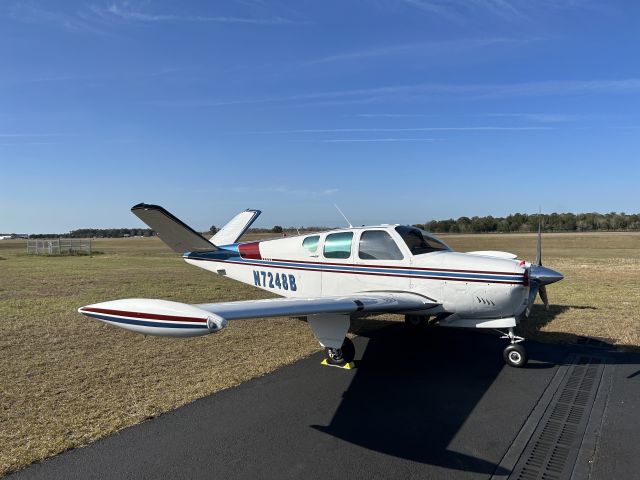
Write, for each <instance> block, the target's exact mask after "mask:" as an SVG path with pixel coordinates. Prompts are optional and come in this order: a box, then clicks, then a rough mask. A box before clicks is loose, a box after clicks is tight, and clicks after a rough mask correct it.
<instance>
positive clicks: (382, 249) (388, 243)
mask: <svg viewBox="0 0 640 480" xmlns="http://www.w3.org/2000/svg"><path fill="white" fill-rule="evenodd" d="M358 256H359V257H360V258H361V259H363V260H402V259H403V256H402V253H401V252H400V249H399V248H398V246H397V245H396V242H394V241H393V238H391V235H389V234H388V233H387V232H385V231H383V230H367V231H365V232H362V235H360V245H359V248H358Z"/></svg>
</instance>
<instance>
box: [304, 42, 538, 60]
mask: <svg viewBox="0 0 640 480" xmlns="http://www.w3.org/2000/svg"><path fill="white" fill-rule="evenodd" d="M533 40H537V38H519V39H518V38H506V37H495V38H465V39H458V40H445V41H440V42H418V43H406V44H400V45H388V46H384V47H378V48H370V49H364V50H356V51H350V52H344V53H338V54H334V55H328V56H326V57H321V58H317V59H314V60H310V61H307V62H304V63H303V65H318V64H326V63H332V62H339V61H344V60H356V59H362V58H370V57H381V56H387V55H398V54H402V53H413V54H420V55H431V56H436V55H451V54H453V53H456V52H460V51H463V50H474V49H478V48H486V47H489V46H492V45H500V44H512V45H513V44H521V43H524V42H530V41H533Z"/></svg>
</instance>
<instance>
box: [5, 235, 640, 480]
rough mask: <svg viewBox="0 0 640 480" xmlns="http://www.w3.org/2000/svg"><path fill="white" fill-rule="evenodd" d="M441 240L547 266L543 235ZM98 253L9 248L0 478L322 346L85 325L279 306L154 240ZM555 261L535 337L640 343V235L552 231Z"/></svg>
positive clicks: (278, 325)
mask: <svg viewBox="0 0 640 480" xmlns="http://www.w3.org/2000/svg"><path fill="white" fill-rule="evenodd" d="M443 239H444V240H445V241H447V242H448V243H449V244H450V245H451V246H452V247H453V248H455V249H457V250H461V251H469V250H506V251H511V252H513V253H517V254H518V255H520V256H521V257H524V258H527V259H532V258H533V257H534V256H535V236H534V235H528V234H527V235H524V234H523V235H518V234H514V235H457V236H443ZM94 249H95V250H98V251H100V252H104V254H101V255H96V256H94V257H33V256H27V255H25V254H24V251H25V244H24V241H13V240H3V241H0V475H2V474H6V473H7V472H10V471H13V470H16V469H19V468H20V467H23V466H25V465H27V464H29V463H31V462H33V461H35V460H38V459H42V458H45V457H47V456H50V455H53V454H56V453H59V452H61V451H63V450H66V449H68V448H72V447H77V446H81V445H84V444H87V443H89V442H91V441H93V440H95V439H97V438H99V437H102V436H104V435H107V434H109V433H113V432H115V431H117V430H119V429H121V428H123V427H125V426H128V425H131V424H134V423H137V422H140V421H143V420H145V419H147V418H150V417H153V416H155V415H158V414H160V413H162V412H164V411H167V410H170V409H173V408H175V407H177V406H180V405H183V404H185V403H188V402H190V401H192V400H194V399H196V398H199V397H202V396H204V395H207V394H210V393H212V392H215V391H218V390H221V389H224V388H228V387H230V386H233V385H237V384H238V383H241V382H243V381H246V380H248V379H250V378H252V377H255V376H259V375H263V374H266V373H268V372H270V371H273V370H274V369H276V368H278V367H279V366H281V365H283V364H286V363H290V362H293V361H295V360H297V359H300V358H302V357H304V356H307V355H309V354H311V353H313V352H315V351H317V350H318V348H319V347H318V344H317V343H316V342H315V340H314V339H313V336H312V334H311V332H310V330H309V329H308V327H307V325H306V324H305V323H304V322H300V321H296V320H291V319H270V320H255V321H253V320H252V321H246V322H233V323H232V324H231V325H230V326H229V327H228V328H227V329H225V330H223V331H222V332H221V333H219V334H217V335H210V336H206V337H200V338H193V339H167V338H158V337H145V336H142V335H136V334H133V333H130V332H127V331H124V330H121V329H117V328H113V327H110V326H108V325H105V324H102V323H100V322H97V321H92V320H89V319H86V318H85V317H82V316H81V315H79V314H77V313H76V309H77V308H78V307H79V306H82V305H86V304H90V303H95V302H99V301H104V300H108V299H116V298H126V297H149V298H165V299H173V300H178V301H183V302H187V303H201V302H210V301H227V300H239V299H246V298H265V297H268V296H269V294H267V293H265V292H261V291H259V290H256V289H254V288H252V287H249V286H244V285H241V284H238V283H235V282H233V281H230V280H225V279H222V278H220V277H217V276H215V275H212V274H210V273H207V272H205V271H204V270H200V269H197V268H194V267H191V266H189V265H187V264H185V263H184V262H183V261H182V260H181V259H180V258H179V257H177V256H175V255H174V254H172V253H171V252H170V251H169V250H168V249H167V248H166V247H165V246H164V245H163V244H161V242H160V241H159V240H158V239H156V238H147V239H143V238H127V239H114V240H96V241H95V242H94ZM543 262H544V263H545V264H546V265H549V266H550V267H552V268H554V269H557V270H559V271H561V272H562V273H563V274H564V275H565V280H564V281H563V282H560V283H558V284H554V285H551V286H550V287H549V289H548V290H549V297H550V301H551V303H552V307H551V309H550V310H549V311H548V312H547V311H545V310H544V309H543V308H542V307H541V306H536V308H535V309H534V311H533V314H532V318H531V319H530V320H531V321H530V322H528V324H527V325H525V326H523V327H522V328H521V332H523V333H524V334H525V336H528V337H530V338H536V339H539V340H542V341H562V342H570V341H573V340H575V338H576V336H580V335H584V336H591V337H597V338H600V339H605V340H607V341H609V342H612V343H616V344H618V345H620V346H623V347H630V348H632V347H633V346H638V345H640V313H639V312H640V234H636V233H630V234H627V233H610V234H584V235H579V234H548V235H545V238H544V247H543ZM384 318H386V319H388V320H397V319H398V318H397V317H392V316H387V317H384ZM370 323H371V322H370ZM337 373H339V372H337Z"/></svg>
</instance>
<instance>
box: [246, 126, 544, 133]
mask: <svg viewBox="0 0 640 480" xmlns="http://www.w3.org/2000/svg"><path fill="white" fill-rule="evenodd" d="M549 129H550V127H539V126H533V127H532V126H525V127H512V126H506V127H503V126H494V125H482V126H463V127H410V128H308V129H298V130H259V131H250V132H241V133H253V134H259V135H272V134H293V133H303V134H304V133H314V134H315V133H382V132H472V131H476V132H483V131H484V132H486V131H510V130H515V131H518V130H524V131H527V130H549Z"/></svg>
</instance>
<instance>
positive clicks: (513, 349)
mask: <svg viewBox="0 0 640 480" xmlns="http://www.w3.org/2000/svg"><path fill="white" fill-rule="evenodd" d="M502 358H504V361H505V363H506V364H507V365H509V366H511V367H516V368H520V367H524V366H525V365H526V364H527V361H528V360H529V357H528V356H527V351H526V350H525V348H524V347H523V346H522V345H520V344H518V343H513V344H511V345H508V346H507V348H505V349H504V352H502Z"/></svg>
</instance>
